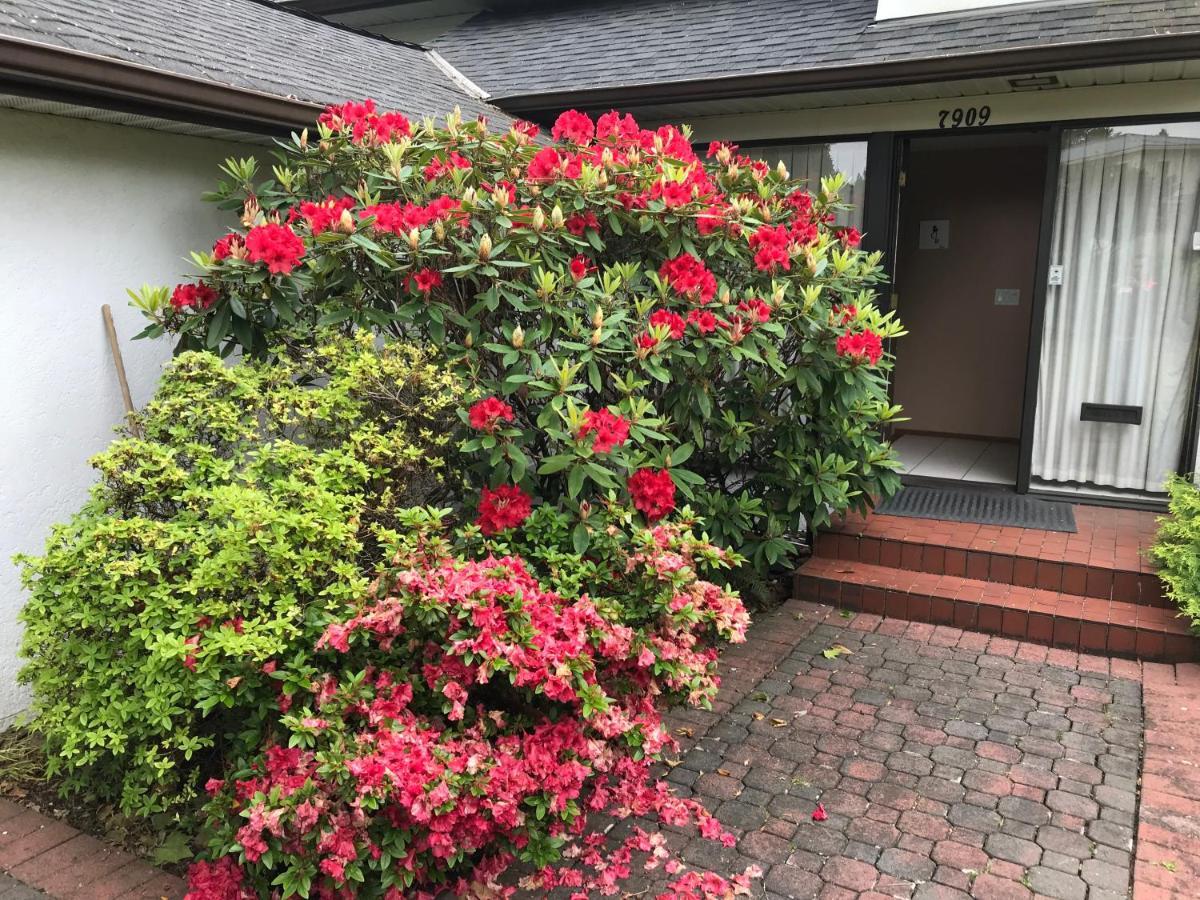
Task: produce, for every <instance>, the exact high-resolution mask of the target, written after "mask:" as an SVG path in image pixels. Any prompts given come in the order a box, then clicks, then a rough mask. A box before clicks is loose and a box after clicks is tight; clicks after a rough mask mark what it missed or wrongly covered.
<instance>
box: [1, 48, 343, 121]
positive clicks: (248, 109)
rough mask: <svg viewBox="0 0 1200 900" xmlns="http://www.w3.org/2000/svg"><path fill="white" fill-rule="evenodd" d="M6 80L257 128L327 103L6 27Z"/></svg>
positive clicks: (66, 95)
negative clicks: (13, 33) (10, 32)
mask: <svg viewBox="0 0 1200 900" xmlns="http://www.w3.org/2000/svg"><path fill="white" fill-rule="evenodd" d="M0 88H2V89H3V90H5V91H8V92H11V93H18V94H25V95H29V96H37V97H43V98H46V99H54V100H69V101H72V102H80V103H86V104H88V105H93V106H99V107H102V108H105V109H115V110H120V111H125V112H135V113H140V114H149V115H154V116H158V117H160V118H168V119H175V120H178V121H184V122H194V123H196V124H200V125H209V126H215V127H221V128H229V129H232V130H239V131H248V132H251V133H263V134H269V133H279V132H281V131H284V132H286V131H287V130H290V129H293V128H301V127H304V126H306V125H309V124H311V123H312V122H313V121H314V120H315V119H316V117H317V115H318V114H319V113H320V111H321V108H322V107H321V105H320V104H317V103H310V102H307V101H304V100H297V99H295V98H292V97H280V96H276V95H273V94H267V93H264V92H262V91H254V90H249V89H246V88H239V87H236V86H233V85H225V84H220V83H217V82H212V81H206V80H204V79H200V78H193V77H191V76H188V75H181V74H178V73H175V72H166V71H163V70H161V69H155V68H152V67H150V66H143V65H138V64H136V63H130V62H126V61H124V60H118V59H113V58H111V57H106V56H99V55H96V54H92V53H83V52H80V51H77V50H70V49H67V48H64V47H56V46H53V45H50V44H43V43H39V42H37V41H29V40H24V39H22V38H16V37H10V36H7V35H0Z"/></svg>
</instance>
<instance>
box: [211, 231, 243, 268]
mask: <svg viewBox="0 0 1200 900" xmlns="http://www.w3.org/2000/svg"><path fill="white" fill-rule="evenodd" d="M245 249H246V239H245V238H243V237H242V236H241V235H240V234H227V235H225V236H224V237H221V238H217V242H216V243H215V244H213V249H212V255H213V259H214V260H216V261H217V262H220V261H221V260H223V259H228V258H229V257H231V256H238V255H240V254H241V253H242V251H243V250H245Z"/></svg>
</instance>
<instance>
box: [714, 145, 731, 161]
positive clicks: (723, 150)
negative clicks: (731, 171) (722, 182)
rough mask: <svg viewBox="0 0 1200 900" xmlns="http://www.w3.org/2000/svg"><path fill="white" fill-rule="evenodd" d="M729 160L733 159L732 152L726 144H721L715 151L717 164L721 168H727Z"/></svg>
mask: <svg viewBox="0 0 1200 900" xmlns="http://www.w3.org/2000/svg"><path fill="white" fill-rule="evenodd" d="M731 159H733V150H732V149H731V148H730V146H729V145H728V144H722V145H721V146H720V148H718V150H717V162H719V163H720V164H721V165H723V166H727V165H729V161H730V160H731Z"/></svg>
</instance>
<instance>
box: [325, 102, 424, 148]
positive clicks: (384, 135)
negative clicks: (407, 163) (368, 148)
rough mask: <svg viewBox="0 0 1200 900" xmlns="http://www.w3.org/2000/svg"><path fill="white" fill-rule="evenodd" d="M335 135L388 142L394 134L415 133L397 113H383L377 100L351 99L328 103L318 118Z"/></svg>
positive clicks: (357, 141)
mask: <svg viewBox="0 0 1200 900" xmlns="http://www.w3.org/2000/svg"><path fill="white" fill-rule="evenodd" d="M317 121H318V122H320V123H321V124H322V125H325V126H327V127H328V128H329V129H330V130H331V131H332V132H333V133H334V134H345V133H347V132H348V133H349V134H350V139H351V140H352V141H353V142H354V143H356V144H361V143H363V141H366V140H368V139H370V140H373V141H376V142H378V143H386V142H387V141H390V140H391V139H392V138H393V137H395V136H399V137H407V136H408V135H410V134H412V125H411V124H410V123H409V121H408V119H407V118H405V117H404V116H403V115H401V114H400V113H398V112H386V113H380V112H379V111H378V110H377V109H376V108H375V101H374V100H364V101H362V102H361V103H358V102H355V101H350V102H348V103H343V104H341V105H338V106H327V107H326V108H325V111H324V112H323V113H321V116H320V118H319V119H317Z"/></svg>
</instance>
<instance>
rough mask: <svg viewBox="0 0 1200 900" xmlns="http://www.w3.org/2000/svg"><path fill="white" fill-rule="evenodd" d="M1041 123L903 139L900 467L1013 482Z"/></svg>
mask: <svg viewBox="0 0 1200 900" xmlns="http://www.w3.org/2000/svg"><path fill="white" fill-rule="evenodd" d="M1046 154H1047V147H1046V132H1044V131H1029V132H1007V133H998V134H972V135H969V136H943V135H938V136H933V137H915V138H910V139H909V145H908V147H907V153H906V159H905V163H904V184H903V187H902V189H901V195H900V196H901V200H900V214H899V218H898V223H897V234H896V238H897V239H896V267H895V290H896V293H897V294H898V309H899V314H900V318H901V320H902V321H903V322H904V325H905V328H906V330H907V331H908V335H907V336H906V337H904V338H902V339H901V340H899V341H898V342H897V346H896V356H897V360H896V369H895V373H894V379H895V380H894V391H893V395H894V398H895V401H896V402H897V403H899V404H901V405H902V406H903V407H904V410H905V415H907V416H908V417H909V421H908V422H905V423H902V424H901V426H899V428H898V429H897V432H896V442H895V446H896V450H897V453H898V454H899V455H900V458H901V460H902V462H903V463H904V464H905V468H906V474H908V475H909V476H912V477H916V478H936V479H948V480H955V481H969V482H983V483H989V484H1000V485H1008V486H1012V485H1014V484H1015V482H1016V475H1017V462H1018V456H1019V442H1020V439H1021V422H1022V409H1023V404H1024V400H1025V372H1026V364H1027V357H1028V352H1029V334H1030V321H1031V311H1032V307H1033V295H1034V281H1035V267H1036V260H1037V249H1038V232H1039V227H1040V222H1041V216H1042V206H1043V199H1044V188H1045V171H1046Z"/></svg>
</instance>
